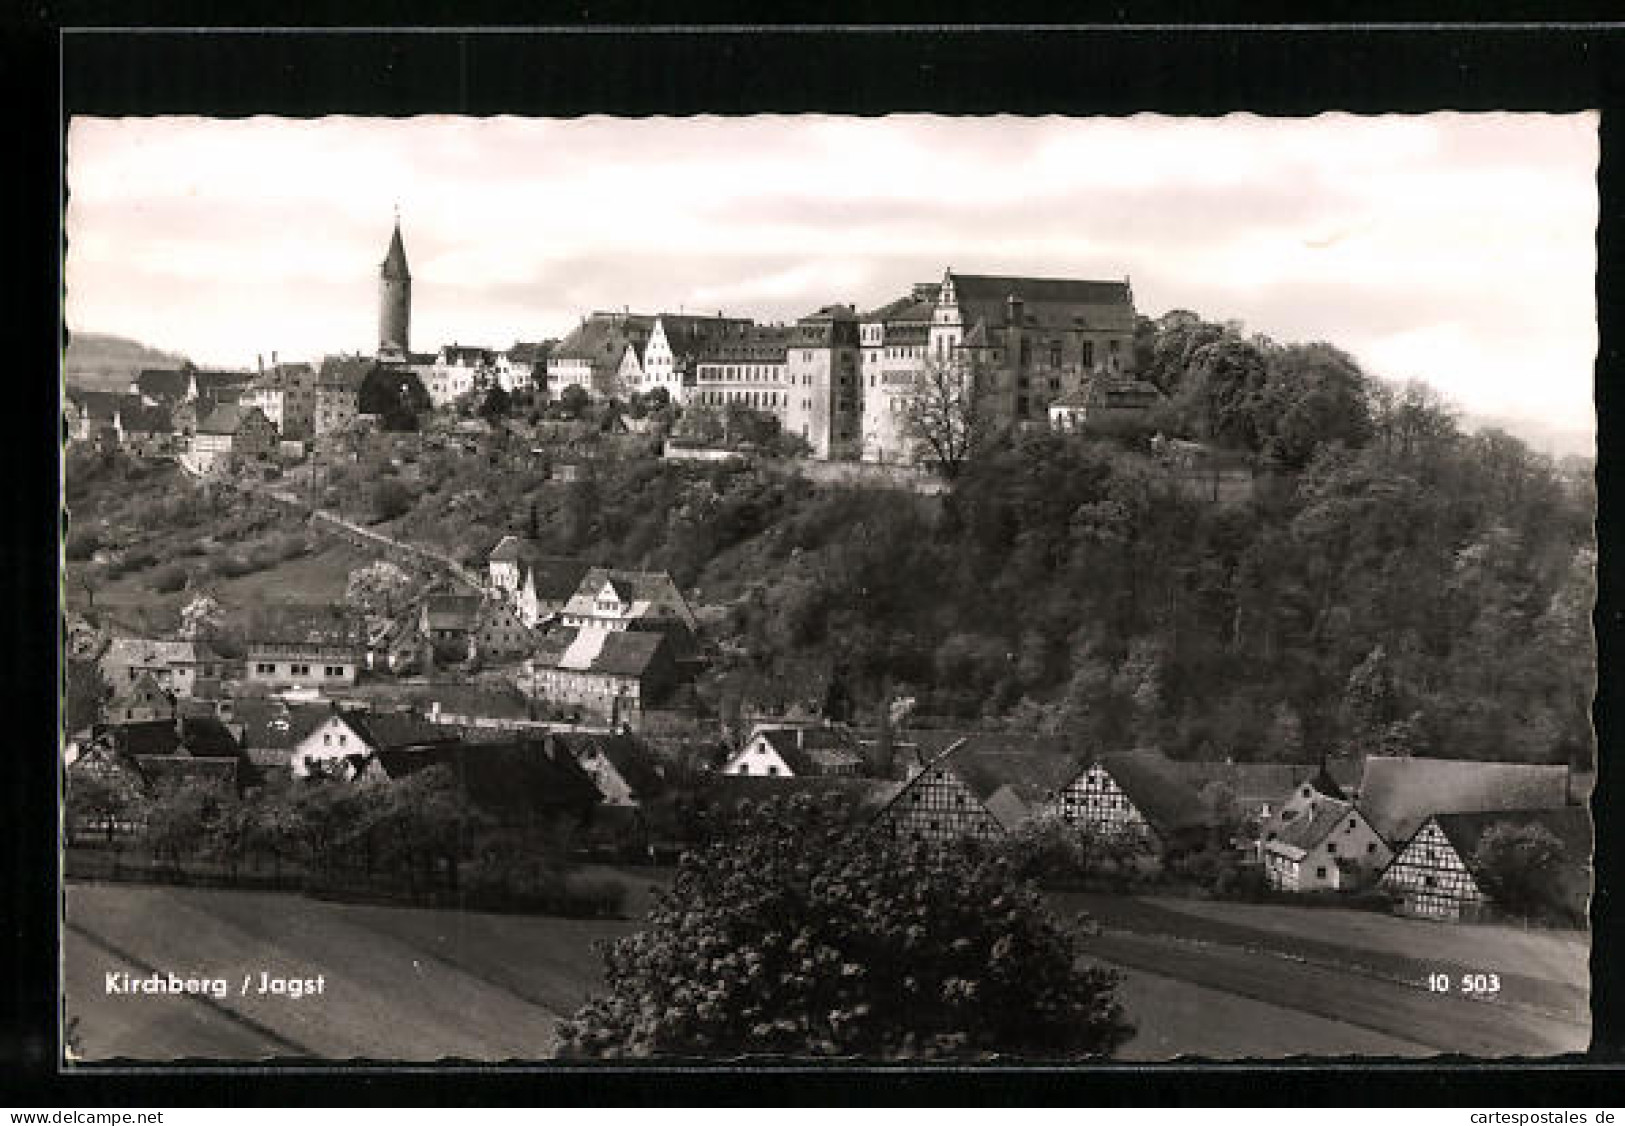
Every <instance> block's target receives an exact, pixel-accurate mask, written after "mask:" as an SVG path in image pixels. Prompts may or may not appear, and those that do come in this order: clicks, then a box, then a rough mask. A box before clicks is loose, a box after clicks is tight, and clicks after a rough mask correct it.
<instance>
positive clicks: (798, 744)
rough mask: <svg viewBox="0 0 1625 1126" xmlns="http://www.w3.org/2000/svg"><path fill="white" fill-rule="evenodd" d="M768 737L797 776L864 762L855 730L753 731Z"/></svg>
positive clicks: (798, 729)
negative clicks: (857, 743) (857, 745)
mask: <svg viewBox="0 0 1625 1126" xmlns="http://www.w3.org/2000/svg"><path fill="white" fill-rule="evenodd" d="M757 735H760V736H761V737H762V738H763V739H765V740H766V741H767V743H768V745H769V746H771V747H772V748H773V750H774V751H775V752H777V754H778V756H779V757H780V758H782V759H783V760H784V761H785V764H786V765H787V766H789V768H790V770H791V772H792V773H793V774H796V775H802V774H812V773H818V772H821V771H827V770H832V769H844V768H850V767H854V766H858V767H861V766H862V765H863V756H862V755H861V754H859V753H858V750H857V747H856V745H855V743H854V741H853V737H852V734H851V732H849V731H843V730H841V729H840V728H834V727H799V728H788V727H779V728H768V729H766V730H758V731H755V732H752V733H751V739H752V740H754V739H755V737H756V736H757Z"/></svg>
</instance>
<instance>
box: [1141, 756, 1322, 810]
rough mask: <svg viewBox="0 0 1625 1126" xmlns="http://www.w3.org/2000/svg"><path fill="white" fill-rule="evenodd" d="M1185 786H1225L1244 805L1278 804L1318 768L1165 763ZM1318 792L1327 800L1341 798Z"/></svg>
mask: <svg viewBox="0 0 1625 1126" xmlns="http://www.w3.org/2000/svg"><path fill="white" fill-rule="evenodd" d="M1169 761H1170V763H1171V764H1172V766H1173V770H1174V773H1175V774H1177V775H1178V776H1179V777H1180V779H1181V780H1183V781H1184V782H1185V784H1186V785H1188V786H1190V788H1191V789H1193V790H1195V791H1197V792H1198V793H1200V792H1201V791H1202V790H1204V789H1206V788H1207V787H1208V786H1211V785H1213V784H1215V783H1219V784H1222V785H1225V786H1228V787H1229V788H1230V790H1231V792H1232V793H1234V794H1235V796H1236V801H1237V802H1238V803H1240V804H1242V805H1244V806H1254V805H1263V804H1268V805H1271V806H1275V805H1278V804H1279V803H1280V802H1281V801H1283V800H1284V799H1286V798H1287V797H1290V796H1291V794H1292V791H1293V790H1294V789H1295V788H1297V787H1298V786H1299V785H1300V784H1302V783H1303V782H1305V781H1308V780H1309V779H1312V778H1314V777H1315V776H1316V775H1317V774H1318V773H1319V772H1320V769H1321V768H1320V767H1318V766H1316V765H1315V764H1313V763H1290V762H1184V761H1180V760H1176V759H1171V760H1169ZM1316 788H1317V789H1320V792H1321V793H1323V794H1325V795H1326V796H1327V797H1331V798H1342V797H1344V796H1345V795H1344V794H1342V793H1336V792H1333V791H1332V790H1327V789H1323V788H1320V787H1318V786H1317V787H1316Z"/></svg>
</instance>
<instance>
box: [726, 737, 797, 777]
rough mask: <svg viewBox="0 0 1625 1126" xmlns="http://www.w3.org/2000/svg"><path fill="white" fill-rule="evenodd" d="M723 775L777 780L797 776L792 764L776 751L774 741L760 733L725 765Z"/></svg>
mask: <svg viewBox="0 0 1625 1126" xmlns="http://www.w3.org/2000/svg"><path fill="white" fill-rule="evenodd" d="M722 773H724V774H735V775H754V776H758V777H777V778H794V777H795V776H796V772H795V771H794V770H792V769H790V764H789V763H787V762H785V761H784V756H783V755H781V754H779V752H778V751H777V750H776V749H774V746H773V742H772V740H770V739H769V738H768V737H767V735H766V734H765V733H760V732H759V733H758V734H757V735H756V737H755V738H754V739H752V740H750V741H749V742H748V743H746V744H745V745H744V746H743V747H741V748H740V749H739V750H738V752H736V753H735V754H734V756H733V757H732V758H730V759H729V760H728V761H727V763H726V764H724V765H723V767H722Z"/></svg>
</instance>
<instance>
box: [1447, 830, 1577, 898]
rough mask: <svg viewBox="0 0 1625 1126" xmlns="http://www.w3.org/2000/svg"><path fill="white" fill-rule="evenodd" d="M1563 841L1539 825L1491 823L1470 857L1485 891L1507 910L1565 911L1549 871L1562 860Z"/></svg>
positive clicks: (1562, 861)
mask: <svg viewBox="0 0 1625 1126" xmlns="http://www.w3.org/2000/svg"><path fill="white" fill-rule="evenodd" d="M1565 859H1566V857H1565V850H1564V848H1563V842H1562V841H1560V840H1558V839H1557V837H1555V836H1553V835H1552V833H1551V832H1550V831H1549V830H1547V829H1545V828H1544V827H1542V826H1540V825H1514V824H1501V825H1492V826H1491V827H1490V828H1488V829H1486V830H1485V831H1484V835H1483V836H1482V837H1480V838H1479V841H1478V847H1477V848H1476V849H1475V850H1474V851H1473V855H1472V856H1471V857H1470V858H1469V864H1470V866H1471V868H1472V871H1473V875H1474V876H1475V877H1476V879H1477V880H1478V883H1479V885H1480V887H1481V888H1482V889H1483V891H1484V893H1485V894H1486V895H1488V896H1489V897H1490V899H1491V900H1493V901H1494V902H1495V903H1496V904H1497V905H1499V906H1500V907H1502V908H1503V909H1505V910H1507V911H1511V912H1513V913H1515V914H1519V915H1526V916H1535V917H1540V916H1556V917H1561V916H1562V915H1564V914H1565V913H1566V910H1567V909H1566V907H1565V906H1564V904H1563V902H1562V899H1561V897H1560V895H1559V894H1557V891H1556V888H1555V887H1554V885H1553V881H1552V873H1554V872H1556V871H1558V870H1559V868H1560V867H1561V866H1562V865H1563V863H1564V862H1565Z"/></svg>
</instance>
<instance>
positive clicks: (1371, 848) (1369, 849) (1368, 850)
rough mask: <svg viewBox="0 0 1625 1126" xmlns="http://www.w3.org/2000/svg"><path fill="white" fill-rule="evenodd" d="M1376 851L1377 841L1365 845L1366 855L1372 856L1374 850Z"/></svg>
mask: <svg viewBox="0 0 1625 1126" xmlns="http://www.w3.org/2000/svg"><path fill="white" fill-rule="evenodd" d="M1376 851H1377V842H1376V841H1369V842H1367V844H1366V846H1365V853H1366V855H1367V856H1370V855H1371V854H1372V853H1373V852H1376Z"/></svg>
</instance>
